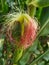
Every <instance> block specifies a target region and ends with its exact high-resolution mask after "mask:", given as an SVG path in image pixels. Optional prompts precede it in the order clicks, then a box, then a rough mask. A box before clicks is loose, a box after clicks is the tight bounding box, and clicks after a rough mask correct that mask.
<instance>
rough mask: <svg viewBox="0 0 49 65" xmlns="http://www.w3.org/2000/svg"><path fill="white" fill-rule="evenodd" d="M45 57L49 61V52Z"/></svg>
mask: <svg viewBox="0 0 49 65" xmlns="http://www.w3.org/2000/svg"><path fill="white" fill-rule="evenodd" d="M43 59H44V60H46V61H49V52H48V53H47V54H46V55H45V56H44V57H43Z"/></svg>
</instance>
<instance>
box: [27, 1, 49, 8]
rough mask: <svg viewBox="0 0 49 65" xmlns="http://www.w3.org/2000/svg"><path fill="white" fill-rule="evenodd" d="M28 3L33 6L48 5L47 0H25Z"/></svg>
mask: <svg viewBox="0 0 49 65" xmlns="http://www.w3.org/2000/svg"><path fill="white" fill-rule="evenodd" d="M27 4H28V5H34V6H35V7H47V6H49V0H31V2H30V0H29V3H28V1H27Z"/></svg>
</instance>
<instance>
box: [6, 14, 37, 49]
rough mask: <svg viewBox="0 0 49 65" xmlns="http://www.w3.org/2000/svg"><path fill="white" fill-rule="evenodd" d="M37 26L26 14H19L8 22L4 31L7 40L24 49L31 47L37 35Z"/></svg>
mask: <svg viewBox="0 0 49 65" xmlns="http://www.w3.org/2000/svg"><path fill="white" fill-rule="evenodd" d="M37 27H38V24H37V22H36V20H35V19H32V18H31V17H30V16H29V15H28V14H22V13H19V14H17V15H13V17H12V18H11V19H10V20H9V22H8V25H7V30H6V35H7V38H8V39H9V41H10V42H13V43H14V44H16V45H17V46H18V47H23V48H24V49H26V48H28V47H29V46H31V45H32V43H33V41H34V40H35V38H36V35H37Z"/></svg>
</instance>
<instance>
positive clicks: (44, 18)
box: [38, 7, 49, 36]
mask: <svg viewBox="0 0 49 65" xmlns="http://www.w3.org/2000/svg"><path fill="white" fill-rule="evenodd" d="M39 21H40V23H41V29H40V31H39V33H38V35H39V36H41V35H48V34H49V7H47V8H43V11H42V13H41V17H40V19H39Z"/></svg>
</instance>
